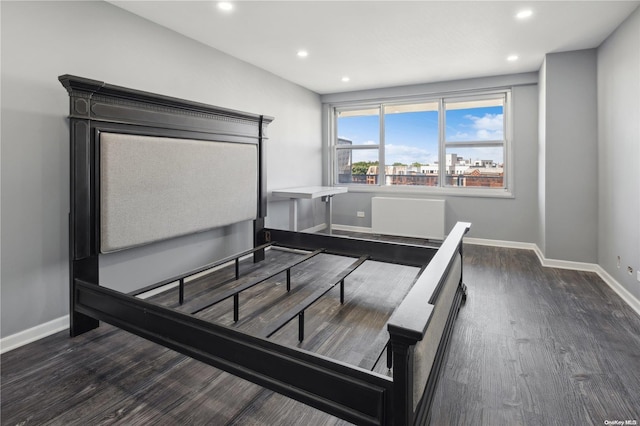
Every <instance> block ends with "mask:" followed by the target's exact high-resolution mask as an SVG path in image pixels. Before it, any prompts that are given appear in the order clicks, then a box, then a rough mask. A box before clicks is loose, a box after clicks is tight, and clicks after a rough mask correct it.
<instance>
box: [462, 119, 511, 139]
mask: <svg viewBox="0 0 640 426" xmlns="http://www.w3.org/2000/svg"><path fill="white" fill-rule="evenodd" d="M464 118H466V119H468V120H471V122H472V127H473V129H475V131H476V134H475V138H476V139H478V140H499V139H503V138H504V133H503V128H504V116H503V115H502V114H488V113H487V114H485V115H484V116H482V117H477V116H475V115H470V114H469V115H465V117H464Z"/></svg>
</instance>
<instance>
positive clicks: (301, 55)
mask: <svg viewBox="0 0 640 426" xmlns="http://www.w3.org/2000/svg"><path fill="white" fill-rule="evenodd" d="M298 56H299V57H300V58H306V57H307V56H309V52H307V51H306V50H298Z"/></svg>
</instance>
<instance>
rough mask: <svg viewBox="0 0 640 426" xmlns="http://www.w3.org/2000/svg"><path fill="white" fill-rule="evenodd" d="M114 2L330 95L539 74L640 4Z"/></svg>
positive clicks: (601, 36) (598, 38)
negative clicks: (552, 59) (524, 13)
mask: <svg viewBox="0 0 640 426" xmlns="http://www.w3.org/2000/svg"><path fill="white" fill-rule="evenodd" d="M110 3H112V4H114V5H116V6H118V7H121V8H123V9H125V10H127V11H129V12H131V13H134V14H136V15H139V16H141V17H143V18H146V19H148V20H150V21H153V22H155V23H157V24H160V25H162V26H164V27H167V28H170V29H172V30H174V31H176V32H178V33H180V34H183V35H185V36H187V37H190V38H192V39H194V40H197V41H200V42H202V43H204V44H207V45H209V46H211V47H213V48H215V49H218V50H220V51H222V52H225V53H227V54H229V55H231V56H234V57H236V58H239V59H241V60H243V61H246V62H248V63H250V64H253V65H255V66H258V67H260V68H262V69H265V70H267V71H269V72H271V73H273V74H276V75H278V76H280V77H282V78H284V79H286V80H289V81H292V82H294V83H297V84H299V85H301V86H303V87H306V88H308V89H310V90H312V91H314V92H317V93H320V94H326V93H335V92H346V91H352V90H361V89H371V88H380V87H392V86H402V85H408V84H418V83H428V82H436V81H447V80H458V79H465V78H473V77H482V76H493V75H502V74H511V73H521V72H529V71H537V70H538V69H539V68H540V65H541V64H542V60H543V58H544V55H545V54H546V53H552V52H563V51H570V50H579V49H587V48H592V47H597V46H599V45H600V43H602V41H603V40H605V39H606V38H607V36H608V35H609V34H611V32H613V30H615V29H616V27H617V26H618V25H620V23H622V21H624V19H625V18H626V17H628V16H629V15H630V14H631V13H632V12H633V10H635V8H637V7H638V5H639V4H640V1H366V0H361V1H235V2H233V3H232V4H233V10H231V11H228V12H225V11H222V10H220V9H219V8H218V7H217V3H218V2H215V1H130V0H127V1H115V0H114V1H110ZM523 9H530V10H531V11H532V12H533V13H532V15H531V17H529V18H527V19H522V20H521V19H517V18H516V16H515V15H516V14H517V13H518V12H519V11H521V10H523ZM300 49H304V50H306V51H307V52H308V56H307V57H306V58H301V57H298V56H297V52H298V51H299V50H300ZM510 55H517V56H518V60H516V61H508V60H507V57H508V56H510ZM344 76H348V77H349V81H348V82H343V81H342V78H343V77H344Z"/></svg>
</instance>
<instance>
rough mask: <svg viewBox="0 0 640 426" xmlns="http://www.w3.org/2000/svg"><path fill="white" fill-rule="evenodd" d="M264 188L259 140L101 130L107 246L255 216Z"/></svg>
mask: <svg viewBox="0 0 640 426" xmlns="http://www.w3.org/2000/svg"><path fill="white" fill-rule="evenodd" d="M257 193H258V154H257V147H256V146H255V145H251V144H234V143H226V142H207V141H196V140H186V139H174V138H160V137H151V136H135V135H126V134H116V133H102V134H101V137H100V202H101V206H100V221H101V223H100V224H101V237H100V238H101V246H100V250H101V251H102V252H103V253H105V252H110V251H115V250H121V249H124V248H129V247H133V246H138V245H142V244H148V243H151V242H154V241H159V240H163V239H167V238H171V237H176V236H179V235H185V234H190V233H195V232H200V231H204V230H207V229H212V228H217V227H221V226H226V225H230V224H232V223H236V222H241V221H245V220H252V219H255V218H256V215H257Z"/></svg>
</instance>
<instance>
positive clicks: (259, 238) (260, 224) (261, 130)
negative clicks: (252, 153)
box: [253, 115, 267, 263]
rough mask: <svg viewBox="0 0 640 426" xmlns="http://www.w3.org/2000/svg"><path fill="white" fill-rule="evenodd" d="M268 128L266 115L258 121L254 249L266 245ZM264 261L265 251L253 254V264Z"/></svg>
mask: <svg viewBox="0 0 640 426" xmlns="http://www.w3.org/2000/svg"><path fill="white" fill-rule="evenodd" d="M265 139H266V126H265V120H264V115H261V116H260V119H259V121H258V206H257V207H258V217H257V218H256V220H254V221H253V247H258V246H261V245H263V244H265V243H266V242H267V241H266V240H267V239H266V238H265V235H264V218H265V217H267V163H266V158H265V148H264V141H265ZM263 260H264V249H262V250H258V251H256V252H255V253H253V262H254V263H258V262H260V261H263Z"/></svg>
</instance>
